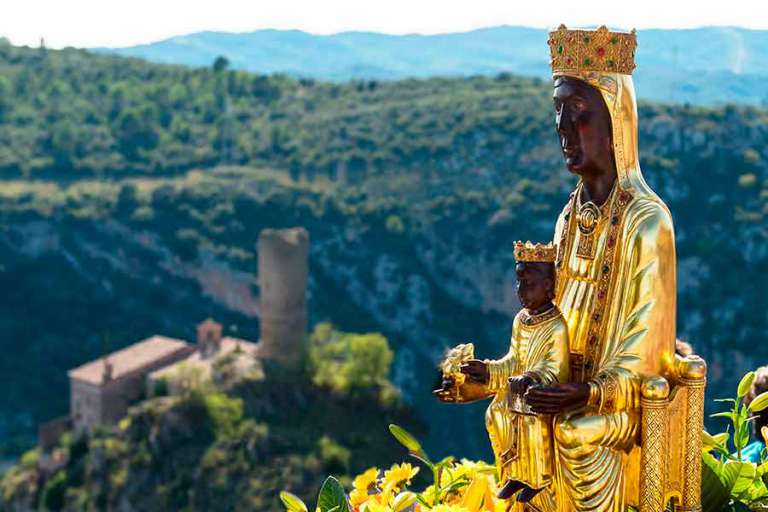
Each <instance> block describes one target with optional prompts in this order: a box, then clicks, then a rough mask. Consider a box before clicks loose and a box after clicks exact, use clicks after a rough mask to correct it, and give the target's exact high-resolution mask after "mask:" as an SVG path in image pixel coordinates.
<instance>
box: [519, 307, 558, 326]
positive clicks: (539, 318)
mask: <svg viewBox="0 0 768 512" xmlns="http://www.w3.org/2000/svg"><path fill="white" fill-rule="evenodd" d="M559 314H560V310H559V309H557V306H555V305H553V306H552V307H551V308H549V309H548V310H546V311H544V312H542V313H539V314H537V315H532V314H530V313H529V312H528V310H527V309H524V310H523V315H522V317H521V319H520V321H521V322H522V324H523V325H526V326H531V325H537V324H540V323H542V322H544V321H546V320H550V319H552V318H555V317H556V316H557V315H559Z"/></svg>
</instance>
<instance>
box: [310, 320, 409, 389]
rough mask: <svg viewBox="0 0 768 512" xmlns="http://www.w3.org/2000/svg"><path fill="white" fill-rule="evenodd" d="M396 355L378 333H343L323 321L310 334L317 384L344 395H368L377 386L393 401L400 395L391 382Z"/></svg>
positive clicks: (313, 367)
mask: <svg viewBox="0 0 768 512" xmlns="http://www.w3.org/2000/svg"><path fill="white" fill-rule="evenodd" d="M393 357H394V354H393V353H392V350H390V348H389V345H388V344H387V339H386V338H385V337H384V336H382V335H381V334H378V333H376V334H355V333H342V332H338V331H335V330H334V329H333V327H332V326H331V325H330V324H328V323H321V324H318V325H317V326H315V330H314V332H313V333H312V335H311V336H310V349H309V364H310V366H311V372H312V374H313V377H312V382H313V384H315V385H316V386H320V387H326V388H329V389H330V390H331V391H333V392H334V393H338V394H341V395H351V396H365V393H368V392H370V390H374V391H375V392H376V395H377V396H378V399H379V400H380V401H382V402H383V403H388V402H391V400H392V399H393V398H395V397H396V391H395V390H394V388H392V384H390V382H389V368H390V366H392V360H393Z"/></svg>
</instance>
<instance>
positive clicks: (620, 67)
mask: <svg viewBox="0 0 768 512" xmlns="http://www.w3.org/2000/svg"><path fill="white" fill-rule="evenodd" d="M547 42H548V43H549V51H550V53H551V56H552V58H551V60H550V64H551V65H552V73H553V74H558V73H569V72H570V73H573V72H575V73H579V72H581V71H598V72H608V73H621V74H623V75H631V74H632V70H634V69H635V48H637V33H636V32H635V31H634V30H632V32H611V31H610V30H608V28H607V27H606V26H605V25H603V26H602V27H600V28H598V29H597V30H581V29H568V28H567V27H566V26H565V25H560V27H558V29H557V30H555V31H552V32H550V33H549V41H547Z"/></svg>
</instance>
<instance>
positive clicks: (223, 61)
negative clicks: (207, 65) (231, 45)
mask: <svg viewBox="0 0 768 512" xmlns="http://www.w3.org/2000/svg"><path fill="white" fill-rule="evenodd" d="M228 68H229V60H228V59H227V58H226V57H224V56H223V55H219V56H218V57H216V60H214V61H213V71H214V72H215V73H222V72H224V71H226V70H227V69H228Z"/></svg>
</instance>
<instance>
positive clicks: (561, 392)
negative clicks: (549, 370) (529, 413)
mask: <svg viewBox="0 0 768 512" xmlns="http://www.w3.org/2000/svg"><path fill="white" fill-rule="evenodd" d="M588 401H589V384H587V383H584V382H567V383H565V384H555V385H553V386H548V387H534V388H531V389H529V390H528V391H527V392H526V393H525V402H526V403H527V404H528V405H529V406H530V407H531V409H532V410H533V412H535V413H538V414H559V413H561V412H565V411H567V410H570V409H578V408H580V407H584V406H585V405H587V402H588Z"/></svg>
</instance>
